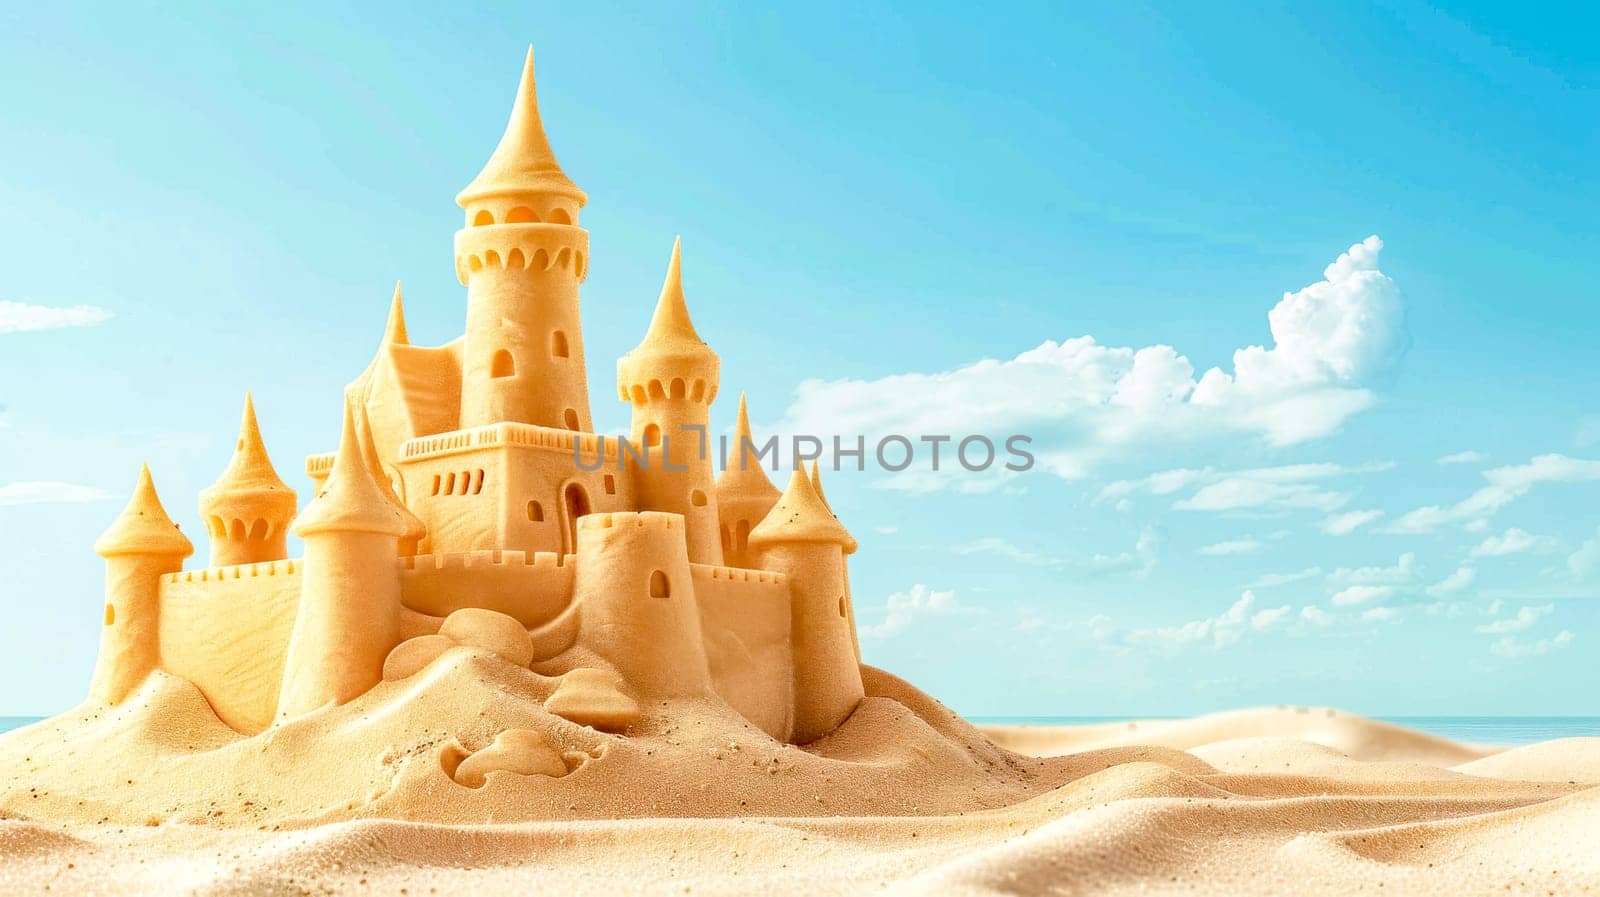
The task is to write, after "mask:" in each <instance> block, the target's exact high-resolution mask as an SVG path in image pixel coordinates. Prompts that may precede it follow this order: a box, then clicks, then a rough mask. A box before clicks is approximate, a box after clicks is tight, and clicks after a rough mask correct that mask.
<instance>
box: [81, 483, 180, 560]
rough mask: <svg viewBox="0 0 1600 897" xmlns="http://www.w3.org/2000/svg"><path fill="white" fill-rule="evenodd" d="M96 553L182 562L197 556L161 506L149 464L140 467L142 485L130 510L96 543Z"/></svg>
mask: <svg viewBox="0 0 1600 897" xmlns="http://www.w3.org/2000/svg"><path fill="white" fill-rule="evenodd" d="M94 551H95V554H98V555H100V556H101V557H103V558H109V557H117V556H120V555H157V556H168V557H173V558H177V559H180V560H181V559H183V558H186V557H188V556H189V555H191V554H194V545H193V544H192V543H190V541H189V538H188V537H187V536H185V535H184V534H183V533H182V532H181V531H179V529H178V525H177V524H176V523H173V522H172V518H171V517H169V516H167V509H166V508H164V507H162V506H161V497H160V496H159V495H157V494H156V484H155V482H154V481H153V480H151V479H150V465H149V464H145V465H142V466H140V468H139V482H138V485H136V486H134V487H133V496H132V497H131V498H129V499H128V506H127V507H125V508H123V509H122V513H121V514H119V515H117V519H116V521H115V522H113V523H112V524H111V528H110V529H108V530H106V531H105V533H104V534H102V535H101V536H100V538H99V539H97V540H96V541H95V543H94Z"/></svg>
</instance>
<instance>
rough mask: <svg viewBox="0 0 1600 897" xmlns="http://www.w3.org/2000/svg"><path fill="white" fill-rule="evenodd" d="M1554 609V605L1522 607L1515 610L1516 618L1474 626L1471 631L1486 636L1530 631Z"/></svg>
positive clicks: (1506, 618)
mask: <svg viewBox="0 0 1600 897" xmlns="http://www.w3.org/2000/svg"><path fill="white" fill-rule="evenodd" d="M1555 609H1556V606H1555V605H1554V604H1542V605H1539V606H1537V607H1533V606H1528V607H1523V608H1520V609H1518V610H1517V613H1516V616H1512V617H1505V618H1503V619H1499V620H1495V621H1494V622H1492V623H1484V624H1483V625H1481V626H1474V627H1473V629H1472V631H1473V632H1481V633H1484V634H1486V635H1504V634H1506V633H1508V632H1523V631H1525V630H1527V629H1531V628H1532V627H1533V624H1535V623H1537V622H1539V620H1541V619H1542V618H1544V617H1548V616H1549V615H1550V612H1551V611H1553V610H1555Z"/></svg>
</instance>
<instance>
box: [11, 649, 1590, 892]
mask: <svg viewBox="0 0 1600 897" xmlns="http://www.w3.org/2000/svg"><path fill="white" fill-rule="evenodd" d="M867 681H868V691H869V695H870V697H869V698H868V700H867V701H866V703H864V704H863V705H862V706H861V708H860V710H859V711H858V712H857V713H856V714H855V715H854V716H853V717H852V718H851V719H850V720H849V721H848V723H847V724H846V725H845V726H843V727H842V728H840V729H839V730H838V731H837V732H835V733H834V734H832V735H831V736H829V737H828V738H826V739H823V740H822V741H820V742H817V743H815V744H813V745H808V746H806V747H804V748H797V747H792V746H787V745H782V744H779V743H777V742H774V741H772V740H771V739H769V738H767V737H766V736H764V735H762V734H761V733H760V732H759V731H758V730H755V729H754V728H753V727H751V726H749V725H748V724H746V723H744V722H743V721H741V720H740V719H739V718H738V717H737V716H736V715H735V714H732V713H731V712H730V711H728V709H727V708H726V707H723V706H721V705H718V704H715V703H674V704H670V705H661V706H653V707H644V708H642V710H643V712H644V718H643V719H642V720H641V721H640V723H639V724H638V725H637V726H635V727H633V728H631V729H629V730H628V732H627V734H626V736H619V735H614V734H607V733H604V732H600V731H596V730H595V729H592V728H588V727H585V726H580V725H576V724H574V723H572V722H570V721H568V720H566V719H563V718H561V717H559V716H555V715H553V714H551V713H548V712H546V710H545V709H544V700H545V699H546V698H547V697H548V696H549V695H550V694H551V693H553V692H554V690H555V689H556V688H557V687H558V686H559V681H558V680H556V679H550V678H546V677H541V676H538V675H537V674H534V673H531V672H529V671H528V670H525V669H521V668H518V667H514V666H512V665H510V664H508V663H505V662H503V661H502V660H500V659H499V658H497V657H495V656H493V655H491V654H488V653H486V652H474V651H465V650H461V651H452V652H449V653H447V654H446V655H445V656H443V657H442V658H440V659H439V660H438V661H436V662H434V663H433V664H431V665H430V666H428V667H427V668H426V669H425V670H423V671H422V672H421V673H419V674H417V675H415V676H412V677H410V678H407V679H404V680H399V681H395V682H388V683H385V684H384V685H382V686H380V687H379V688H377V689H375V690H374V691H373V692H372V693H371V694H369V695H367V696H365V697H363V698H361V699H360V700H358V701H355V702H353V703H351V704H349V705H346V706H344V707H340V708H334V709H331V710H327V711H322V712H320V713H317V714H314V715H312V716H310V717H307V718H305V719H303V720H300V721H298V722H295V723H291V724H288V725H284V726H281V727H278V728H276V729H273V730H271V731H269V732H267V733H263V734H261V735H258V736H254V737H250V738H245V737H241V736H240V735H238V734H237V733H235V732H233V730H231V729H229V728H227V727H226V726H224V725H222V724H221V723H220V722H217V721H216V719H215V717H214V716H212V715H211V713H210V709H209V707H208V705H207V704H206V703H205V701H204V699H203V698H202V697H201V696H200V695H199V693H198V692H196V691H195V690H194V689H193V688H192V687H191V686H189V685H188V684H187V683H185V682H183V681H181V680H178V679H173V678H168V677H161V676H158V677H156V678H155V679H153V680H151V682H150V683H148V684H147V686H146V687H145V689H144V690H143V691H141V692H140V693H139V694H138V695H137V697H136V698H135V699H134V700H133V701H131V702H129V703H128V704H126V705H123V706H122V707H119V708H117V709H116V710H115V711H111V712H109V713H104V714H101V715H96V714H94V713H89V712H82V713H77V714H68V715H65V716H62V717H58V718H56V719H53V720H48V721H45V722H44V723H40V724H38V725H35V726H32V727H29V728H28V729H25V730H19V731H18V732H13V733H9V734H8V735H6V736H4V737H0V768H3V769H5V770H6V772H5V774H4V776H5V778H4V779H3V780H0V781H3V787H0V887H4V888H6V892H7V893H43V892H45V891H46V888H47V887H48V891H49V892H50V893H88V892H94V893H111V894H148V893H188V894H201V895H233V894H252V895H254V894H267V895H275V894H285V895H287V894H307V893H315V894H322V893H351V894H373V893H388V894H402V893H404V894H408V895H410V894H430V893H433V894H460V893H483V894H502V893H520V892H539V893H561V894H572V895H583V894H615V893H641V894H664V893H694V894H707V893H711V894H741V895H744V894H749V893H752V892H754V891H758V890H759V891H763V892H772V893H790V892H793V893H805V894H808V895H814V894H846V893H863V892H873V893H899V894H1029V893H1052V894H1121V893H1129V894H1133V893H1139V894H1163V893H1170V894H1194V893H1211V894H1251V893H1260V894H1283V893H1294V894H1319V893H1325V894H1340V895H1343V894H1350V893H1388V894H1411V893H1436V892H1439V893H1442V892H1448V893H1450V894H1451V895H1452V897H1456V895H1461V894H1477V893H1483V894H1488V893H1496V894H1504V893H1539V894H1546V893H1554V894H1576V893H1585V892H1590V891H1595V890H1600V854H1596V852H1595V851H1593V850H1592V849H1591V846H1590V845H1592V843H1593V840H1594V838H1595V836H1596V833H1595V828H1596V820H1600V788H1596V787H1595V784H1596V783H1600V763H1597V759H1600V753H1597V752H1596V751H1595V750H1594V742H1595V740H1593V739H1570V740H1567V741H1563V742H1551V743H1548V744H1546V745H1536V746H1531V747H1528V748H1521V749H1517V750H1514V751H1505V752H1494V751H1492V750H1490V749H1487V748H1480V747H1471V746H1463V745H1457V744H1453V743H1451V742H1449V741H1445V740H1442V739H1436V738H1432V737H1430V736H1426V735H1422V734H1421V733H1416V732H1411V731H1408V730H1405V729H1401V728H1398V727H1394V726H1388V725H1385V724H1382V723H1376V722H1373V721H1370V720H1364V719H1361V718H1359V717H1353V716H1349V715H1346V714H1341V713H1337V712H1333V711H1323V710H1315V711H1312V710H1308V709H1303V710H1297V709H1292V708H1289V709H1276V710H1256V711H1239V712H1236V713H1229V714H1219V715H1216V716H1212V717H1203V718H1200V719H1197V720H1185V721H1172V722H1160V723H1145V724H1139V725H1137V726H1134V727H1133V728H1131V729H1130V728H1129V727H1127V726H1111V727H1107V726H1087V727H1059V728H1054V729H1006V730H999V731H996V732H995V733H994V734H995V736H996V738H997V739H998V740H999V741H1001V742H1003V743H1007V744H1011V745H1015V746H1018V747H1026V748H1027V749H1028V750H1029V751H1030V752H1031V753H1032V754H1037V755H1038V756H1030V755H1028V754H1021V753H1013V752H1012V751H1010V750H1006V749H1004V748H1002V747H999V746H997V745H996V744H995V743H993V742H991V741H990V740H989V739H987V738H985V737H983V736H982V735H981V734H980V733H979V732H978V730H976V729H974V728H973V727H971V726H969V725H968V724H967V723H965V722H964V721H962V720H960V719H959V718H958V717H956V716H955V715H953V714H951V713H950V712H949V711H948V710H946V709H945V708H943V707H941V706H940V705H939V704H937V703H936V702H934V701H932V700H931V699H929V698H928V697H927V696H926V695H923V694H922V693H920V692H918V691H917V690H916V689H914V688H912V687H911V686H909V685H907V684H906V683H904V682H902V681H900V680H898V679H895V678H894V677H892V676H890V675H888V674H885V673H881V672H878V671H873V670H869V671H868V675H867Z"/></svg>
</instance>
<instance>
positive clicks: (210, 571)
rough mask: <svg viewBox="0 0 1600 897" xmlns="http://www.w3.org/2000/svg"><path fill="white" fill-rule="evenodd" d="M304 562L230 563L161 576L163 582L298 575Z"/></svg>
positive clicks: (217, 580)
mask: <svg viewBox="0 0 1600 897" xmlns="http://www.w3.org/2000/svg"><path fill="white" fill-rule="evenodd" d="M302 566H304V562H302V561H298V560H295V559H293V558H285V559H284V560H281V561H261V562H259V563H255V564H229V565H225V566H221V567H204V568H201V569H199V570H180V571H178V572H176V573H168V574H166V575H164V576H162V577H161V581H162V582H163V583H170V584H176V583H180V582H221V581H223V580H229V579H267V578H271V577H275V576H297V575H299V573H300V568H301V567H302Z"/></svg>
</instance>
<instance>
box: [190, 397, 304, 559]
mask: <svg viewBox="0 0 1600 897" xmlns="http://www.w3.org/2000/svg"><path fill="white" fill-rule="evenodd" d="M295 506H296V503H295V493H294V490H293V489H290V488H289V485H288V484H287V483H285V482H284V481H283V480H282V479H281V478H280V477H279V476H278V472H277V470H275V469H274V468H273V466H272V459H271V458H270V457H268V455H267V447H266V444H265V443H263V442H262V439H261V427H260V425H259V424H257V422H256V408H255V402H254V400H252V398H251V397H250V395H249V394H248V393H246V394H245V397H244V415H243V418H242V420H241V421H240V423H239V438H238V440H237V441H236V442H235V443H234V448H233V457H232V458H231V459H230V460H229V461H228V466H227V468H226V469H225V470H223V472H222V476H220V477H218V478H217V481H216V482H215V483H212V484H211V485H210V486H208V487H206V488H205V489H203V490H201V492H200V519H202V520H204V521H205V523H206V531H207V532H208V533H209V534H210V536H211V565H212V566H213V567H223V566H230V565H233V564H255V563H260V562H262V561H276V560H282V559H284V558H286V557H288V556H289V550H288V542H287V536H288V533H289V522H290V521H291V520H293V519H294V512H295Z"/></svg>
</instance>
